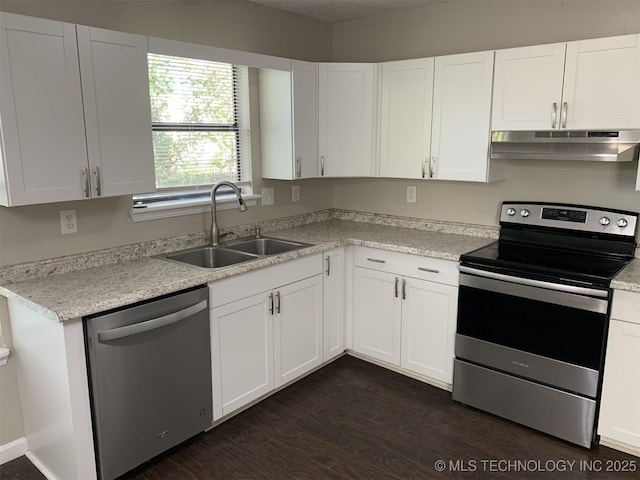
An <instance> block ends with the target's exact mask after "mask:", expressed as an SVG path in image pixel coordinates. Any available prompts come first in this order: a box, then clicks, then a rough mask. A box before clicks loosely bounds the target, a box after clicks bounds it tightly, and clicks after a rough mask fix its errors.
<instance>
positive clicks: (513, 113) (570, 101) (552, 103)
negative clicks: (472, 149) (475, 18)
mask: <svg viewBox="0 0 640 480" xmlns="http://www.w3.org/2000/svg"><path fill="white" fill-rule="evenodd" d="M639 38H640V36H639V35H624V36H619V37H608V38H598V39H591V40H581V41H575V42H568V43H566V44H565V43H557V44H551V45H539V46H533V47H522V48H512V49H506V50H499V51H497V52H496V68H495V87H494V98H493V120H492V128H493V130H548V129H572V130H584V129H626V128H640V89H639V88H638V85H639V84H640V45H639Z"/></svg>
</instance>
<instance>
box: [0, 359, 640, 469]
mask: <svg viewBox="0 0 640 480" xmlns="http://www.w3.org/2000/svg"><path fill="white" fill-rule="evenodd" d="M622 470H626V471H622ZM15 478H19V479H28V480H31V479H38V480H39V479H43V478H44V477H43V476H42V475H40V474H39V473H38V472H37V471H36V470H35V468H34V467H33V466H32V465H31V464H30V463H29V461H28V460H26V459H25V458H24V457H22V458H19V459H17V460H14V461H13V462H9V463H7V464H5V465H3V466H0V479H3V480H4V479H15ZM431 478H436V479H437V478H447V479H456V478H499V479H513V478H518V479H520V478H531V479H534V478H535V479H539V478H543V479H545V480H547V479H548V480H552V479H615V480H623V479H633V480H638V478H640V458H638V457H634V456H631V455H627V454H624V453H621V452H618V451H616V450H612V449H609V448H606V447H602V446H597V447H595V448H593V449H592V450H586V449H583V448H580V447H576V446H574V445H571V444H569V443H566V442H563V441H561V440H558V439H555V438H553V437H549V436H547V435H544V434H541V433H538V432H536V431H533V430H530V429H527V428H525V427H521V426H519V425H516V424H513V423H511V422H508V421H505V420H502V419H500V418H497V417H494V416H492V415H489V414H486V413H483V412H480V411H477V410H474V409H472V408H469V407H465V406H462V405H460V404H457V403H455V402H453V401H452V400H451V394H450V393H449V392H446V391H443V390H440V389H438V388H435V387H432V386H429V385H426V384H424V383H421V382H418V381H416V380H412V379H410V378H407V377H404V376H402V375H399V374H396V373H393V372H390V371H388V370H386V369H383V368H380V367H377V366H374V365H371V364H369V363H366V362H364V361H361V360H358V359H356V358H353V357H349V356H346V357H342V358H340V359H338V360H337V361H335V362H334V363H332V364H331V365H329V366H327V367H325V368H323V369H322V370H320V371H318V372H316V373H314V374H312V375H310V376H309V377H307V378H305V379H303V380H301V381H299V382H298V383H296V384H295V385H292V386H291V387H289V388H287V389H285V390H283V391H281V392H279V393H277V394H275V395H273V396H272V397H270V398H268V399H266V400H264V401H263V402H261V403H260V404H258V405H256V406H254V407H252V408H250V409H249V410H247V411H245V412H243V413H241V414H240V415H237V416H236V417H234V418H232V419H231V420H228V421H227V422H225V423H224V424H222V425H220V426H218V427H216V428H214V429H213V430H211V431H210V432H207V433H204V434H201V435H199V436H198V437H196V438H195V439H192V440H190V441H188V442H186V443H185V444H183V445H180V446H178V447H176V448H174V449H173V450H171V451H170V452H168V453H166V454H164V455H162V456H160V457H158V458H156V459H155V460H153V461H152V462H149V463H147V464H145V465H143V466H141V467H139V468H138V469H136V470H134V471H133V472H130V473H129V474H127V475H126V476H125V477H123V479H127V480H154V479H163V480H205V479H225V480H226V479H310V480H311V479H313V480H315V479H318V480H325V479H333V480H339V479H363V480H365V479H366V480H375V479H431Z"/></svg>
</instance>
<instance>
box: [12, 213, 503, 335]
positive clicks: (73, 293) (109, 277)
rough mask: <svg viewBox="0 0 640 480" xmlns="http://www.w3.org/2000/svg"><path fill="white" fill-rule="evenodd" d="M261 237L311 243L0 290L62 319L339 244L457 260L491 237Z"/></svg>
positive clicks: (363, 231)
mask: <svg viewBox="0 0 640 480" xmlns="http://www.w3.org/2000/svg"><path fill="white" fill-rule="evenodd" d="M265 236H269V237H275V238H281V239H285V240H293V241H298V242H303V243H308V244H312V246H310V247H306V248H302V249H299V250H294V251H291V252H287V253H283V254H280V255H273V256H268V257H262V258H259V259H256V260H254V261H251V262H247V263H242V264H237V265H233V266H230V267H226V268H221V269H217V270H207V269H202V268H198V267H191V266H188V265H182V264H177V263H175V262H170V261H167V260H164V259H162V258H158V257H147V258H141V259H137V260H131V261H125V262H119V263H114V264H111V265H105V266H98V267H93V268H87V269H81V270H76V271H71V272H67V273H62V274H56V275H49V276H46V277H44V278H37V279H33V280H25V281H21V282H17V283H12V284H9V285H4V286H0V293H1V294H3V295H5V296H7V297H11V298H14V299H16V300H18V301H20V302H21V303H24V304H25V305H27V306H29V307H30V308H32V309H34V310H36V311H38V312H40V313H42V314H43V315H44V316H46V317H48V318H50V319H52V320H54V321H58V322H65V321H68V320H72V319H77V318H81V317H84V316H86V315H92V314H95V313H100V312H103V311H106V310H110V309H113V308H118V307H122V306H125V305H129V304H132V303H135V302H139V301H143V300H148V299H150V298H153V297H157V296H160V295H165V294H168V293H173V292H176V291H179V290H182V289H185V288H189V287H193V286H196V285H203V284H206V283H208V282H211V281H215V280H217V279H221V278H225V277H229V276H232V275H237V274H240V273H244V272H248V271H251V270H256V269H259V268H263V267H266V266H269V265H274V264H277V263H282V262H285V261H287V260H292V259H294V258H300V257H303V256H307V255H312V254H314V253H319V252H323V251H326V250H329V249H331V248H335V247H339V246H343V245H359V246H366V247H372V248H380V249H384V250H389V251H395V252H401V253H409V254H415V255H422V256H426V257H435V258H441V259H445V260H452V261H458V260H459V258H460V255H461V254H463V253H465V252H469V251H471V250H475V249H476V248H480V247H482V246H484V245H486V244H488V243H490V242H492V241H493V240H492V239H491V238H487V237H479V236H470V235H463V234H459V233H445V232H441V231H432V230H417V229H413V228H401V227H396V226H387V225H380V224H373V223H365V222H357V221H349V220H339V219H330V220H325V221H320V222H315V223H310V224H307V225H302V226H296V227H293V228H287V229H284V230H278V231H275V232H269V233H267V234H265Z"/></svg>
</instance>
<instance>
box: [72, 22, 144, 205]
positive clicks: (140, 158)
mask: <svg viewBox="0 0 640 480" xmlns="http://www.w3.org/2000/svg"><path fill="white" fill-rule="evenodd" d="M76 28H77V32H78V54H79V57H80V77H81V79H82V97H83V100H84V102H83V103H84V121H85V125H86V131H87V150H88V152H89V168H90V170H91V188H92V192H91V196H92V197H100V196H103V197H112V196H117V195H127V194H132V193H144V192H151V191H154V190H155V188H156V186H155V169H154V164H153V145H152V137H151V107H150V103H149V77H148V71H147V39H146V37H142V36H139V35H131V34H128V33H121V32H113V31H109V30H102V29H99V28H90V27H83V26H77V27H76Z"/></svg>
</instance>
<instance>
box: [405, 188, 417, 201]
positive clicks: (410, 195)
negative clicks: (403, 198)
mask: <svg viewBox="0 0 640 480" xmlns="http://www.w3.org/2000/svg"><path fill="white" fill-rule="evenodd" d="M417 196H418V194H417V193H416V187H415V186H409V187H407V203H416V197H417Z"/></svg>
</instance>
